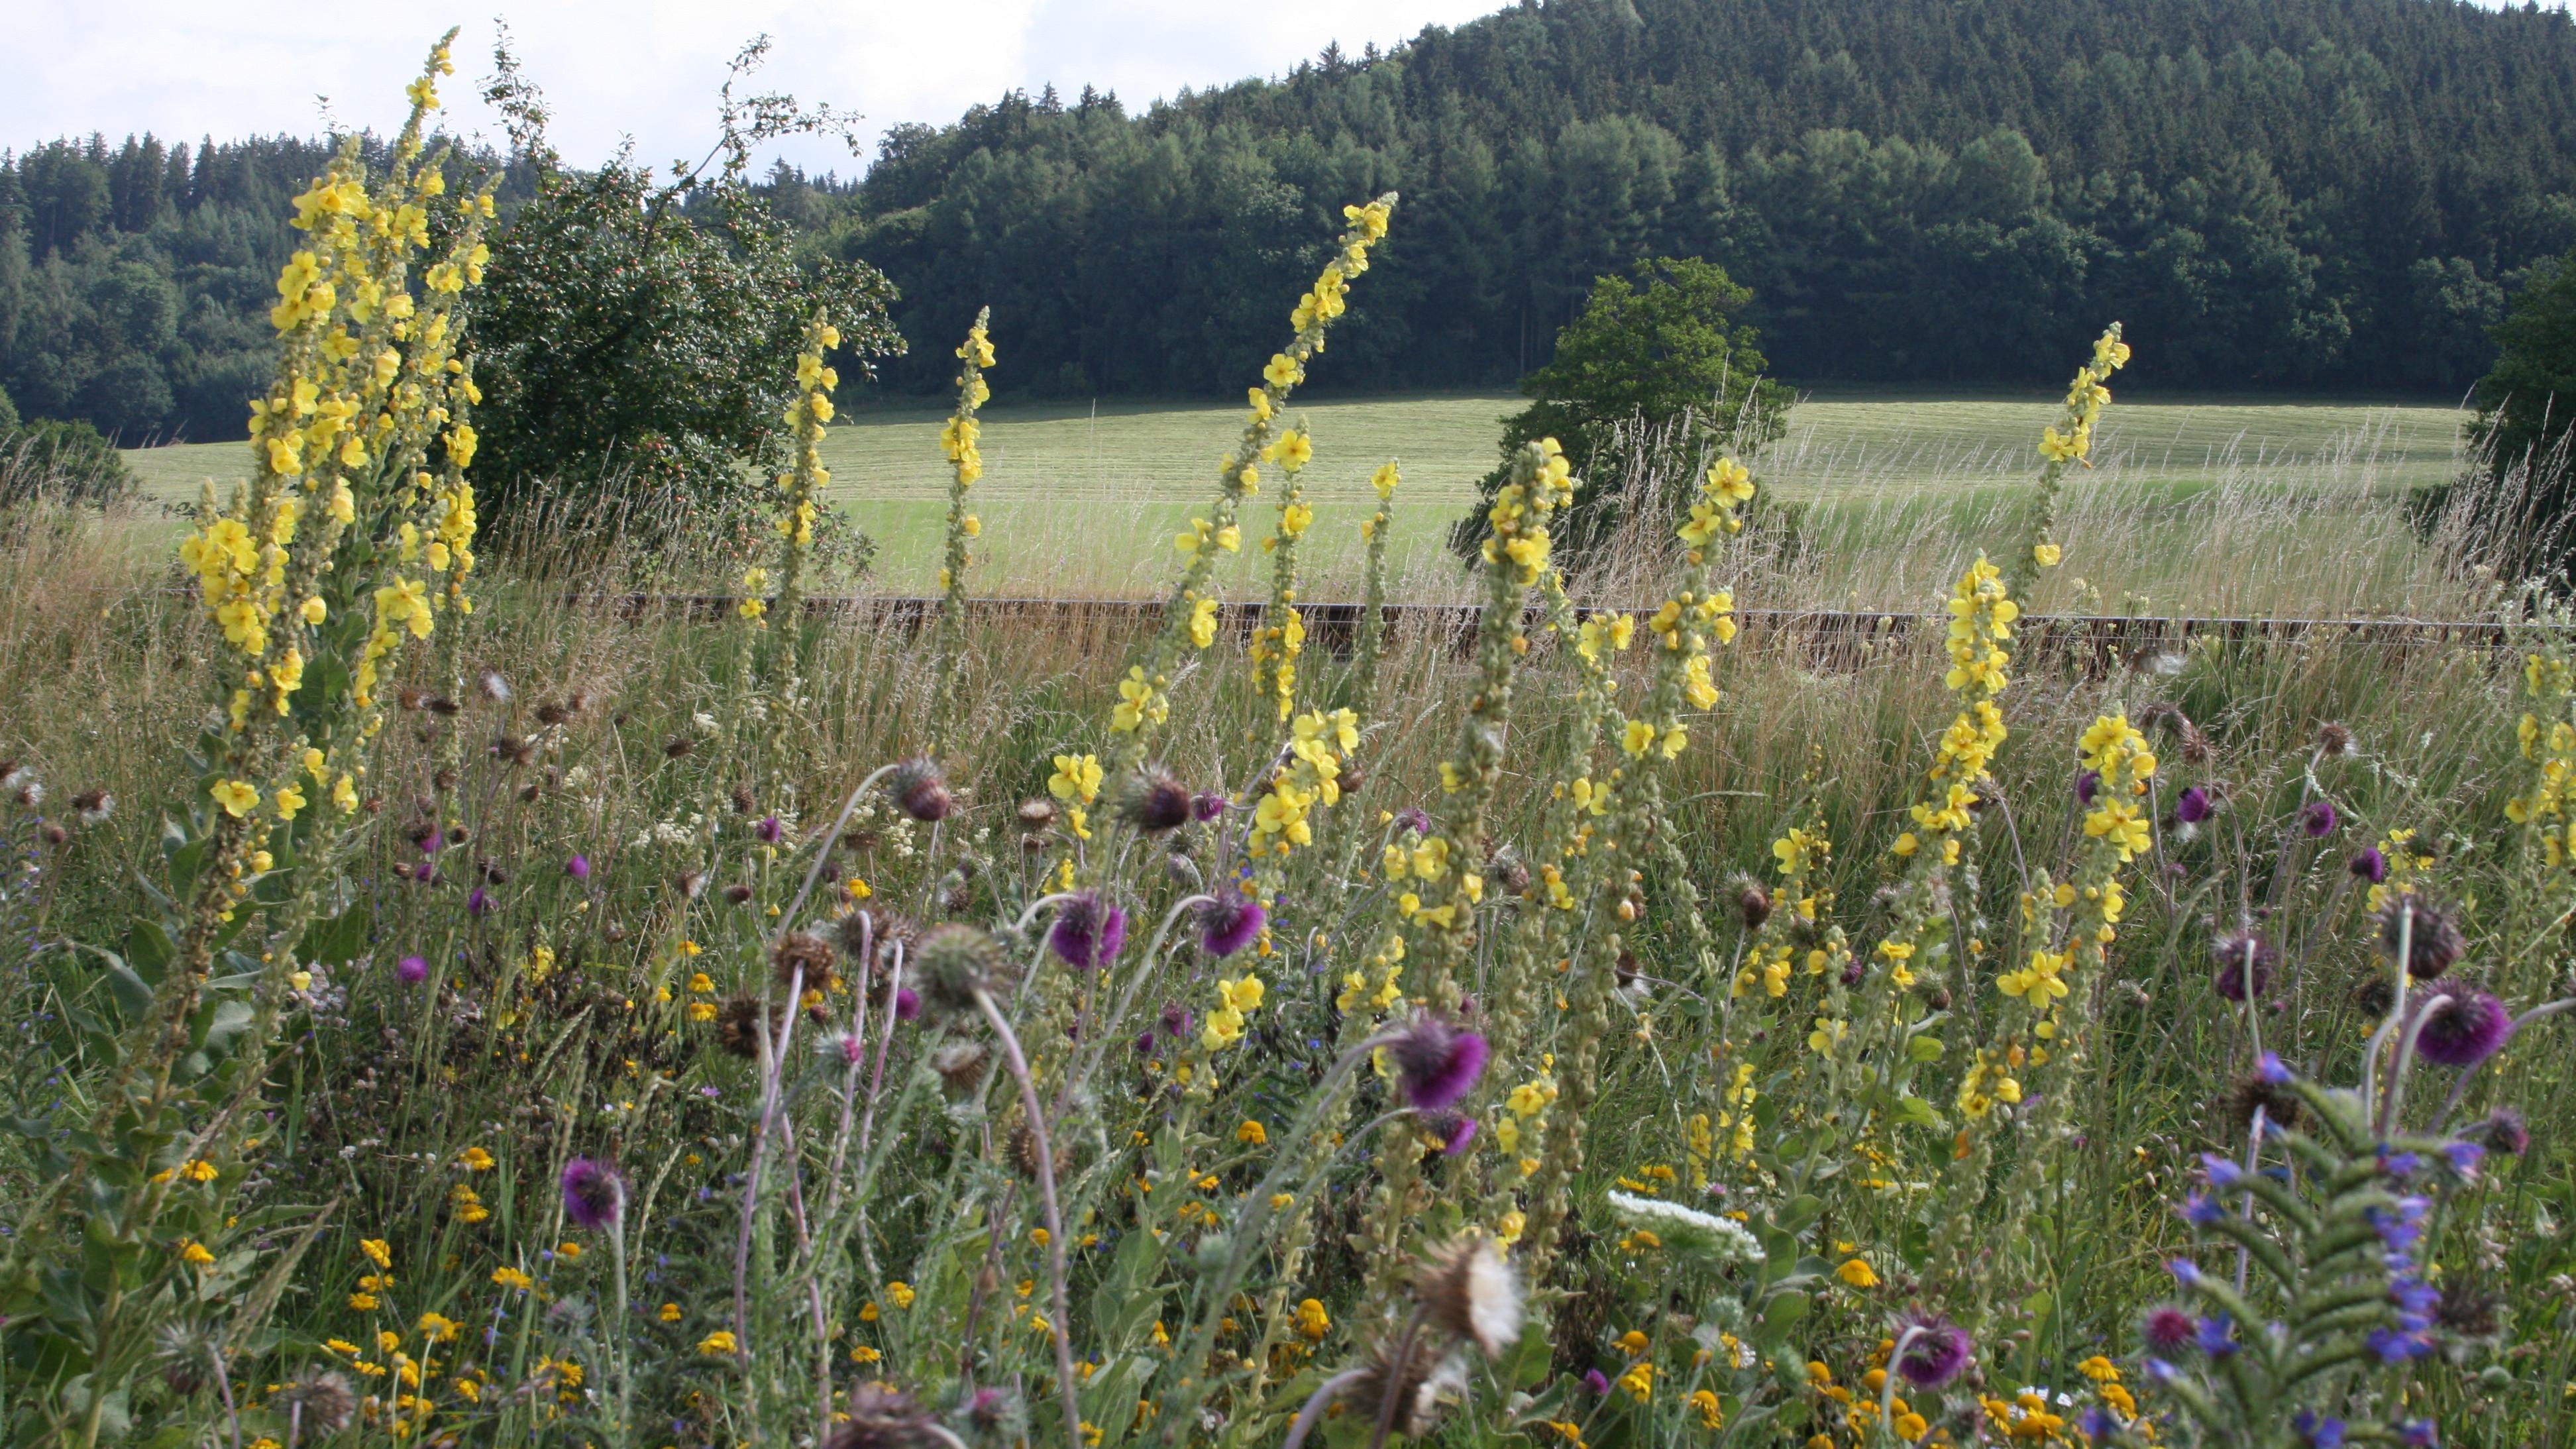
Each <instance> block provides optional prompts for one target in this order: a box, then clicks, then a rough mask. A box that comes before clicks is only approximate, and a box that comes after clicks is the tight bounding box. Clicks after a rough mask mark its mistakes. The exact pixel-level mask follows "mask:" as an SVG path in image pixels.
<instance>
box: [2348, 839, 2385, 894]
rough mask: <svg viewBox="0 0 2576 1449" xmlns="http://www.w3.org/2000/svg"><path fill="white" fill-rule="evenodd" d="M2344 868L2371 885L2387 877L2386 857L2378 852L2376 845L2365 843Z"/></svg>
mask: <svg viewBox="0 0 2576 1449" xmlns="http://www.w3.org/2000/svg"><path fill="white" fill-rule="evenodd" d="M2344 869H2346V870H2348V871H2351V872H2352V873H2353V874H2354V875H2355V876H2357V877H2359V878H2361V879H2363V880H2366V881H2368V882H2370V883H2371V884H2372V885H2377V884H2379V883H2380V882H2381V881H2384V880H2386V879H2388V857H2387V856H2384V855H2382V854H2380V853H2379V847H2378V846H2376V845H2365V846H2363V847H2362V848H2361V850H2360V852H2359V853H2358V854H2356V855H2354V856H2353V858H2352V861H2351V863H2350V864H2348V865H2346V866H2345V867H2344Z"/></svg>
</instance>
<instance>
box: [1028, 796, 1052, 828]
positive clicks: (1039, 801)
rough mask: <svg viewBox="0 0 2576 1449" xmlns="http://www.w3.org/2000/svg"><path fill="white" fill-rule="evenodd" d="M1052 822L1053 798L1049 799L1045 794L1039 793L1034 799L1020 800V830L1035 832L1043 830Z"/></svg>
mask: <svg viewBox="0 0 2576 1449" xmlns="http://www.w3.org/2000/svg"><path fill="white" fill-rule="evenodd" d="M1053 824H1055V802H1054V801H1053V800H1049V799H1047V798H1046V797H1045V796H1043V795H1041V796H1039V797H1037V798H1036V799H1034V800H1023V801H1021V802H1020V828H1021V829H1022V830H1026V831H1031V832H1035V831H1040V830H1044V829H1046V828H1047V827H1048V826H1050V825H1053Z"/></svg>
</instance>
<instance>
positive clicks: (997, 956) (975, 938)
mask: <svg viewBox="0 0 2576 1449" xmlns="http://www.w3.org/2000/svg"><path fill="white" fill-rule="evenodd" d="M913 965H914V968H915V969H914V970H913V971H912V972H910V973H907V974H910V975H912V976H913V978H914V979H915V980H917V981H918V982H920V984H921V1001H922V1005H924V1006H925V1007H927V1008H929V1009H930V1010H931V1011H933V1012H936V1013H937V1014H939V1015H940V1016H943V1017H949V1016H974V1015H977V1014H978V1013H979V1012H980V1010H981V1008H980V1007H979V1006H978V1005H977V1004H976V1002H977V998H978V997H980V996H983V995H986V994H988V993H990V992H992V991H994V990H996V989H998V988H999V987H1001V986H1002V985H1003V984H1004V981H1005V977H1006V973H1007V972H1008V971H1009V969H1010V962H1009V959H1008V958H1007V957H1005V956H1004V955H1003V954H1002V948H1001V947H1000V946H997V945H995V944H994V942H993V938H992V937H990V936H987V935H985V934H984V933H983V932H981V931H979V930H976V929H975V928H974V927H973V926H961V925H956V924H953V923H952V924H949V925H945V926H939V927H935V928H933V929H932V931H931V932H930V934H929V935H927V936H924V937H922V938H921V953H920V955H919V956H918V957H916V958H915V960H914V963H913Z"/></svg>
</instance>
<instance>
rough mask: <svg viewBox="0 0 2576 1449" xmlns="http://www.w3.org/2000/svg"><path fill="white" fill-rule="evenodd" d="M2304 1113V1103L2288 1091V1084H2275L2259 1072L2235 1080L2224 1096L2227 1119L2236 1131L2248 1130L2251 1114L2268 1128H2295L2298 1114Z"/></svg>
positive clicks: (2296, 1095) (2251, 1119)
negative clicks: (2233, 1124)
mask: <svg viewBox="0 0 2576 1449" xmlns="http://www.w3.org/2000/svg"><path fill="white" fill-rule="evenodd" d="M2306 1109H2307V1103H2306V1101H2305V1099H2303V1098H2301V1097H2300V1096H2299V1094H2298V1093H2297V1092H2296V1091H2294V1090H2292V1089H2291V1087H2290V1085H2289V1083H2288V1082H2286V1081H2275V1080H2273V1079H2272V1078H2271V1077H2269V1076H2266V1075H2264V1074H2263V1073H2261V1072H2256V1073H2253V1074H2252V1075H2250V1076H2245V1077H2240V1078H2238V1079H2237V1081H2236V1084H2235V1085H2234V1086H2232V1087H2230V1088H2229V1089H2228V1092H2227V1101H2226V1112H2227V1116H2228V1117H2229V1119H2230V1120H2232V1121H2234V1122H2235V1123H2236V1126H2237V1129H2238V1130H2239V1131H2245V1130H2249V1129H2251V1128H2252V1126H2253V1125H2254V1114H2255V1113H2256V1112H2258V1111H2259V1112H2261V1113H2262V1114H2263V1120H2264V1121H2265V1122H2267V1123H2269V1124H2271V1125H2272V1126H2275V1127H2281V1128H2290V1127H2296V1126H2298V1125H2299V1117H2300V1114H2301V1113H2303V1112H2304V1111H2306Z"/></svg>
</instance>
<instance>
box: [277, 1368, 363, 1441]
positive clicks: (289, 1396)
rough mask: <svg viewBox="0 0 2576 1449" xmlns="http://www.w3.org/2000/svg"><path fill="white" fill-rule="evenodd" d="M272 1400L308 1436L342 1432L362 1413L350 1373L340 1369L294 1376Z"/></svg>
mask: <svg viewBox="0 0 2576 1449" xmlns="http://www.w3.org/2000/svg"><path fill="white" fill-rule="evenodd" d="M268 1403H269V1407H270V1408H271V1409H272V1410H274V1411H275V1412H276V1413H277V1415H278V1416H279V1417H280V1418H283V1419H285V1420H286V1421H287V1422H288V1423H290V1424H293V1425H296V1426H297V1428H298V1430H299V1431H300V1432H301V1433H302V1434H303V1435H304V1436H306V1437H307V1438H308V1439H319V1438H322V1437H325V1436H327V1435H331V1434H337V1433H339V1432H340V1431H341V1430H343V1429H346V1428H348V1427H349V1420H350V1418H351V1417H352V1416H354V1415H355V1414H356V1413H357V1412H358V1395H357V1393H356V1391H354V1390H352V1389H351V1388H350V1387H349V1380H348V1376H347V1375H345V1374H341V1373H338V1372H331V1373H319V1374H307V1375H305V1376H304V1377H302V1378H300V1379H291V1380H289V1381H288V1382H287V1385H286V1387H284V1388H282V1389H279V1390H278V1391H277V1392H276V1393H275V1394H274V1395H272V1396H270V1398H269V1401H268Z"/></svg>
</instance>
